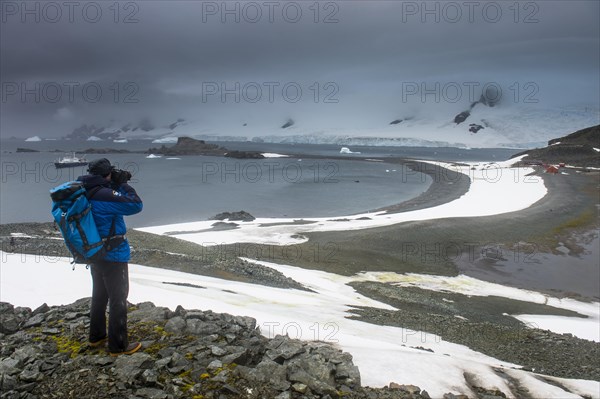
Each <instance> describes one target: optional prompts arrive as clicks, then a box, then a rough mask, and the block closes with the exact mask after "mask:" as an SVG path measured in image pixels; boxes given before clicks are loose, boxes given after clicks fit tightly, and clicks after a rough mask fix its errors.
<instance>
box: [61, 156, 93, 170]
mask: <svg viewBox="0 0 600 399" xmlns="http://www.w3.org/2000/svg"><path fill="white" fill-rule="evenodd" d="M87 164H88V161H87V160H86V159H85V156H81V157H78V156H77V155H76V154H75V153H74V152H73V153H71V154H69V155H65V156H64V157H62V158H59V159H58V160H57V161H55V162H54V166H55V167H56V169H60V168H74V167H76V166H85V165H87Z"/></svg>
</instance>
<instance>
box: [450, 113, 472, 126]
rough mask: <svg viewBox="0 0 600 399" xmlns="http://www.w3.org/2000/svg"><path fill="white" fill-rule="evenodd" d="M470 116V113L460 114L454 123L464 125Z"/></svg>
mask: <svg viewBox="0 0 600 399" xmlns="http://www.w3.org/2000/svg"><path fill="white" fill-rule="evenodd" d="M469 116H471V112H469V111H464V112H461V113H460V114H458V115H456V116H455V117H454V123H456V124H457V125H459V124H461V123H463V122H464V121H466V120H467V118H468V117H469Z"/></svg>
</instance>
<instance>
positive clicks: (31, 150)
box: [15, 147, 40, 152]
mask: <svg viewBox="0 0 600 399" xmlns="http://www.w3.org/2000/svg"><path fill="white" fill-rule="evenodd" d="M15 152H40V151H39V150H34V149H31V148H21V147H17V151H15Z"/></svg>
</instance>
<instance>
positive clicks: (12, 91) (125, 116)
mask: <svg viewBox="0 0 600 399" xmlns="http://www.w3.org/2000/svg"><path fill="white" fill-rule="evenodd" d="M0 3H1V5H2V21H1V31H0V33H1V39H0V40H1V43H0V44H1V46H0V47H1V57H0V67H1V81H2V87H1V89H2V99H1V100H2V103H1V107H2V110H1V111H2V112H1V125H0V128H1V135H2V138H7V137H9V136H13V135H15V136H31V135H34V134H37V135H40V136H56V135H63V134H67V133H69V132H70V131H71V130H72V129H73V128H74V127H76V126H79V125H81V124H82V123H95V124H97V125H99V124H100V125H101V124H106V123H108V121H109V120H111V119H117V120H119V121H131V122H133V123H136V122H137V121H139V120H140V119H141V118H143V117H149V118H150V119H151V120H152V121H153V123H156V124H168V123H170V122H173V121H174V120H175V119H177V118H185V119H187V120H193V121H195V122H196V123H198V124H202V123H206V124H207V125H208V124H210V125H213V126H215V125H218V124H219V123H223V124H224V125H227V124H233V125H237V126H239V125H241V123H242V122H244V123H246V122H248V123H257V124H264V125H269V124H275V125H280V124H281V123H283V122H285V119H286V118H288V117H293V118H294V119H296V120H306V119H307V118H310V119H311V121H312V122H313V123H314V122H315V121H317V122H318V123H321V124H322V125H323V126H324V127H325V126H340V127H343V126H344V124H348V123H352V124H353V126H362V125H364V126H367V125H369V124H370V123H374V121H377V120H381V121H383V122H384V123H386V122H388V121H389V120H391V119H394V118H398V117H403V116H409V115H410V114H414V113H418V112H419V108H424V107H442V106H444V107H446V108H448V109H451V110H462V109H464V108H465V107H466V106H467V105H468V104H469V102H470V100H471V99H472V98H471V96H472V94H471V92H470V90H469V87H475V86H474V83H475V82H477V83H478V84H480V85H483V84H486V83H487V84H490V83H492V84H496V83H497V84H499V85H501V86H502V87H503V89H504V91H503V96H502V102H503V103H504V105H506V106H508V105H518V106H521V105H523V106H524V105H530V104H529V103H527V102H526V101H525V100H526V99H537V100H539V101H538V103H537V104H535V106H540V107H555V106H567V105H571V104H589V105H593V106H598V105H599V102H600V101H599V94H598V93H599V92H600V82H599V79H600V78H599V69H600V65H599V64H600V53H599V51H600V50H599V49H600V28H599V24H600V22H599V21H600V7H599V4H600V2H598V1H571V0H569V1H536V2H525V1H522V2H519V3H518V4H517V6H515V2H513V1H497V2H490V1H477V2H463V1H460V2H447V1H446V2H403V1H388V2H384V1H343V2H342V1H338V2H319V3H315V2H313V1H297V2H280V1H272V2H267V1H258V2H233V1H231V2H227V3H222V2H220V1H219V2H201V1H181V2H179V1H136V2H120V3H117V4H118V7H115V6H114V4H115V3H114V2H112V1H110V2H100V1H98V2H92V3H86V2H77V3H75V5H73V6H66V5H65V4H64V2H62V1H59V2H33V1H32V2H27V3H23V2H13V1H4V0H2V1H1V2H0ZM225 7H226V8H227V9H225ZM36 19H37V20H36ZM236 19H237V21H236ZM236 84H239V89H238V86H236ZM422 84H424V85H425V86H426V87H427V88H429V89H431V90H433V91H436V84H439V86H438V87H439V88H440V89H441V90H445V92H440V91H441V90H437V91H438V93H439V94H440V99H439V103H438V102H437V99H436V98H435V94H432V93H430V94H428V95H427V96H425V97H423V95H424V93H422V92H421V89H422V88H423V86H422ZM57 87H59V88H61V92H57ZM84 87H85V92H84V90H83V88H84ZM257 87H259V88H260V89H261V92H257V91H256V88H257ZM456 87H460V88H462V93H457V92H456V91H455V90H456ZM224 88H225V89H227V90H229V92H228V94H226V95H225V96H224V97H222V94H223V93H222V89H224ZM284 88H285V89H286V91H285V92H284V90H283V89H284ZM98 89H100V90H101V92H102V94H101V96H99V95H98ZM298 89H300V90H301V91H302V94H301V95H298ZM415 89H417V92H415ZM474 90H475V91H476V94H475V95H476V96H477V97H478V96H479V94H480V92H481V87H475V88H474ZM236 96H237V98H236ZM457 97H458V98H457ZM237 100H239V102H237ZM296 100H297V101H296ZM422 100H424V102H423V101H422ZM332 101H333V102H332ZM232 133H235V132H232Z"/></svg>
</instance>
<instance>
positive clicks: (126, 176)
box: [111, 169, 131, 186]
mask: <svg viewBox="0 0 600 399" xmlns="http://www.w3.org/2000/svg"><path fill="white" fill-rule="evenodd" d="M111 174H112V178H111V180H112V181H113V183H114V184H115V185H117V186H120V185H121V184H123V183H127V182H128V181H129V180H131V172H129V171H126V170H121V169H114V170H113V171H112V172H111Z"/></svg>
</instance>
